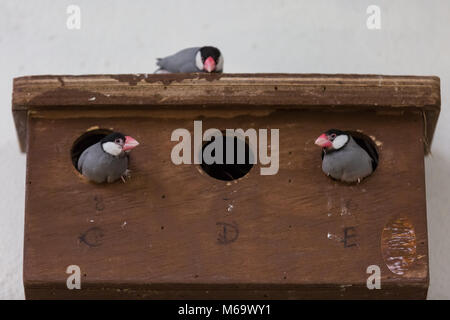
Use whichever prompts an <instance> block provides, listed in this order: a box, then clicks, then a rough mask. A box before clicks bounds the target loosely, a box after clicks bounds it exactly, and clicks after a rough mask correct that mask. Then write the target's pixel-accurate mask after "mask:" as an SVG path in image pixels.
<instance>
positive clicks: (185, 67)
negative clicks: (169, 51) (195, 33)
mask: <svg viewBox="0 0 450 320" xmlns="http://www.w3.org/2000/svg"><path fill="white" fill-rule="evenodd" d="M156 64H157V65H158V67H159V69H158V70H156V71H155V73H183V72H186V73H192V72H208V73H211V72H218V73H220V72H222V71H223V56H222V53H221V52H220V50H219V49H217V48H215V47H211V46H205V47H195V48H187V49H183V50H181V51H178V52H177V53H175V54H173V55H171V56H168V57H165V58H159V59H158V61H157V62H156Z"/></svg>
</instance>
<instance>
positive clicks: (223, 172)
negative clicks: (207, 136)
mask: <svg viewBox="0 0 450 320" xmlns="http://www.w3.org/2000/svg"><path fill="white" fill-rule="evenodd" d="M214 139H215V137H212V138H211V141H208V142H206V143H204V144H203V147H202V150H201V152H202V154H204V150H205V148H206V147H207V146H208V145H210V144H211V143H212V142H213V141H214ZM222 139H223V140H222V145H223V152H222V155H223V160H222V162H223V163H222V164H220V163H215V162H214V163H212V164H207V163H205V161H204V160H203V161H202V164H201V165H200V167H201V168H202V170H203V171H204V172H206V173H207V174H208V175H209V176H211V177H213V178H215V179H218V180H223V181H231V180H236V179H239V178H242V177H243V176H245V175H246V174H247V173H248V172H249V171H250V170H251V168H252V167H253V164H252V163H251V161H250V159H254V158H253V152H252V151H251V150H250V147H249V145H248V143H247V141H245V142H244V144H245V162H244V163H242V164H239V163H238V161H237V153H238V151H237V150H238V140H239V143H242V142H243V141H242V140H241V139H238V138H237V137H233V136H227V135H223V136H222ZM230 140H234V141H233V142H231V141H230ZM227 141H228V143H229V144H233V146H234V161H233V164H226V163H225V162H226V158H227V148H226V146H227ZM211 155H212V156H213V157H214V156H215V150H214V151H212V152H211ZM202 159H203V158H202Z"/></svg>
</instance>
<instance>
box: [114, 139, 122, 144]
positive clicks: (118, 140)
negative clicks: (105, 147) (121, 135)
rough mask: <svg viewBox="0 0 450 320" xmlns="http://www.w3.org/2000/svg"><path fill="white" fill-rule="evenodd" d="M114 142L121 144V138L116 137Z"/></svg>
mask: <svg viewBox="0 0 450 320" xmlns="http://www.w3.org/2000/svg"><path fill="white" fill-rule="evenodd" d="M114 142H115V143H117V144H121V143H122V140H121V139H116V141H114Z"/></svg>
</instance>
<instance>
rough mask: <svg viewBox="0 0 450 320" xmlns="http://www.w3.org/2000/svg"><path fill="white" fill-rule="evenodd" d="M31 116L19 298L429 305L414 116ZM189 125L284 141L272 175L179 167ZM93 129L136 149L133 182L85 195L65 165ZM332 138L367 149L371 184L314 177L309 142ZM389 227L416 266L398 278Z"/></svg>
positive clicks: (315, 162) (315, 160)
mask: <svg viewBox="0 0 450 320" xmlns="http://www.w3.org/2000/svg"><path fill="white" fill-rule="evenodd" d="M101 81H103V80H101ZM405 81H407V80H405ZM139 84H140V82H139ZM139 84H137V85H136V86H139ZM149 90H150V89H149ZM327 90H328V89H327ZM405 90H407V89H405ZM372 93H373V94H375V92H373V91H372ZM343 96H345V95H343ZM366 98H367V97H366ZM20 99H22V98H20ZM255 99H256V98H255ZM423 99H425V100H426V99H428V98H426V97H425V96H424V97H423ZM412 100H414V99H412V98H411V101H412ZM62 101H65V100H62ZM373 101H376V98H375V97H373ZM322 103H323V102H322ZM55 105H56V100H55ZM117 107H118V108H119V107H120V105H117ZM79 109H84V107H83V108H82V107H80V108H79ZM34 111H35V112H34V113H30V117H29V123H28V161H27V162H28V164H27V184H26V185H27V196H26V223H25V254H24V283H25V292H26V296H27V298H60V297H63V298H258V299H259V298H260V299H265V298H269V299H270V298H290V299H298V298H424V297H425V296H426V292H427V288H428V250H427V230H426V202H425V183H424V167H423V157H424V152H423V139H424V138H423V116H422V114H421V113H415V112H408V111H405V112H403V113H402V114H396V115H389V114H380V113H377V112H376V111H367V110H366V111H364V112H354V111H353V112H351V111H349V112H324V111H311V110H310V111H308V110H295V109H294V110H277V108H276V105H274V106H268V107H263V106H261V107H260V108H259V111H257V110H255V111H245V112H244V111H242V110H241V111H239V110H237V111H230V112H227V111H225V110H222V112H218V111H215V110H208V109H204V110H202V109H201V108H200V106H193V107H185V108H184V110H183V111H182V112H181V111H180V113H179V114H178V116H176V115H175V114H174V113H172V114H171V113H170V112H169V113H167V115H168V116H165V112H162V111H161V110H152V109H149V108H148V109H143V110H135V111H133V112H131V113H130V114H128V115H127V113H126V112H125V113H123V112H122V111H123V110H122V111H120V110H118V111H117V112H113V111H111V110H107V109H96V110H91V111H90V110H85V111H83V112H81V113H80V116H77V114H71V113H68V112H64V111H46V110H34ZM233 112H236V113H233ZM194 120H202V121H203V128H204V129H206V128H218V129H225V128H243V129H244V130H245V129H247V128H269V129H270V128H278V129H280V170H279V172H278V174H277V175H274V176H261V175H260V174H259V169H260V165H255V166H254V167H253V169H252V170H251V171H250V173H249V174H248V175H246V176H245V177H243V178H242V179H240V180H237V181H232V182H230V183H227V182H225V181H219V180H215V179H213V178H211V177H209V176H207V175H206V174H204V173H202V171H201V170H200V168H199V166H198V165H181V166H175V165H174V164H172V162H171V159H170V152H171V149H172V147H173V146H174V145H175V142H171V141H170V136H171V132H172V131H173V130H174V129H176V128H186V129H188V130H190V131H191V132H192V131H193V121H194ZM93 126H99V127H101V128H113V129H115V130H119V131H122V132H124V133H126V134H129V135H132V136H133V137H135V138H136V139H137V140H138V141H140V142H141V145H140V146H139V147H138V148H136V149H135V150H133V152H132V158H131V170H132V179H131V180H130V181H128V182H127V183H126V184H124V183H122V182H117V183H114V184H111V185H96V184H92V183H88V182H86V181H85V180H84V179H83V178H82V177H81V176H80V175H79V174H78V172H77V171H76V170H75V168H74V167H73V166H72V163H71V159H70V149H71V147H72V143H73V141H75V139H76V138H78V137H79V136H80V135H81V134H82V133H83V132H85V130H87V129H88V128H91V127H93ZM329 128H341V129H347V130H362V131H363V132H364V133H365V134H367V135H370V136H373V137H374V139H375V140H376V141H377V143H378V145H379V151H380V162H379V166H378V169H377V171H376V172H375V173H374V174H373V175H372V176H371V177H369V178H368V179H366V180H364V181H363V182H362V183H361V184H359V185H350V186H349V185H344V184H340V183H338V182H335V181H332V180H330V179H329V178H328V177H326V176H325V175H324V174H323V173H322V171H321V169H320V165H321V162H320V150H319V148H317V147H316V146H315V145H314V139H315V138H316V137H317V136H318V135H319V134H320V133H322V132H323V131H324V130H327V129H329ZM230 205H232V209H231V210H229V209H230ZM398 219H403V220H400V221H407V223H405V224H404V225H405V226H409V227H408V228H409V229H412V230H411V232H413V233H414V241H415V255H414V256H413V257H412V256H411V255H409V256H408V262H410V261H412V262H411V263H408V264H407V265H404V266H403V269H402V271H403V272H402V273H401V274H400V273H398V272H396V273H395V272H392V271H391V268H390V267H389V261H390V260H389V258H390V256H389V254H392V255H395V257H394V258H396V259H398V252H399V251H398V250H394V249H395V248H389V243H395V244H397V243H400V245H401V244H402V243H405V245H406V244H407V245H410V238H408V241H409V242H408V241H403V240H402V239H403V238H401V236H400V238H399V241H397V242H395V241H394V242H392V241H389V240H390V239H389V235H392V234H394V233H392V232H391V233H389V232H387V231H385V230H389V228H390V227H392V226H393V223H397V221H399V220H398ZM224 224H229V225H231V226H234V228H236V229H234V231H235V230H238V236H237V237H236V239H235V240H234V241H232V242H230V243H227V244H224V243H223V241H220V239H221V237H223V234H222V233H223V225H224ZM346 230H347V231H346ZM346 232H347V236H348V237H347V241H344V239H343V238H344V234H345V233H346ZM350 235H354V236H353V237H351V236H350ZM394 236H395V234H394ZM391 240H395V239H391ZM386 246H388V247H387V249H386ZM389 249H392V250H389ZM411 259H412V260H411ZM73 264H75V265H79V266H80V267H81V273H82V289H81V290H67V289H65V283H66V279H67V276H68V275H67V274H66V273H65V270H66V268H67V266H69V265H73ZM369 265H378V266H380V268H381V274H382V282H381V283H382V289H381V290H368V289H367V288H366V279H367V277H368V276H369V275H368V274H367V273H366V269H367V267H368V266H369ZM394 270H396V269H394Z"/></svg>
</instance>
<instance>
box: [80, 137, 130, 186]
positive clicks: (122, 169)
mask: <svg viewBox="0 0 450 320" xmlns="http://www.w3.org/2000/svg"><path fill="white" fill-rule="evenodd" d="M138 145H139V143H138V142H137V141H136V140H135V139H133V138H132V137H130V136H124V135H123V134H121V133H120V132H114V133H111V134H110V135H108V136H106V137H104V138H103V139H102V140H100V141H99V142H97V143H96V144H94V145H92V146H90V147H89V148H87V149H86V150H84V151H83V153H82V154H81V156H80V158H79V159H78V166H77V167H78V170H79V171H80V172H81V173H82V174H83V176H85V177H86V178H88V179H89V180H90V181H93V182H97V183H103V182H108V183H112V182H114V181H116V180H118V179H120V178H122V180H124V177H125V176H127V175H128V152H130V151H131V150H132V149H133V148H135V147H137V146H138Z"/></svg>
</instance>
